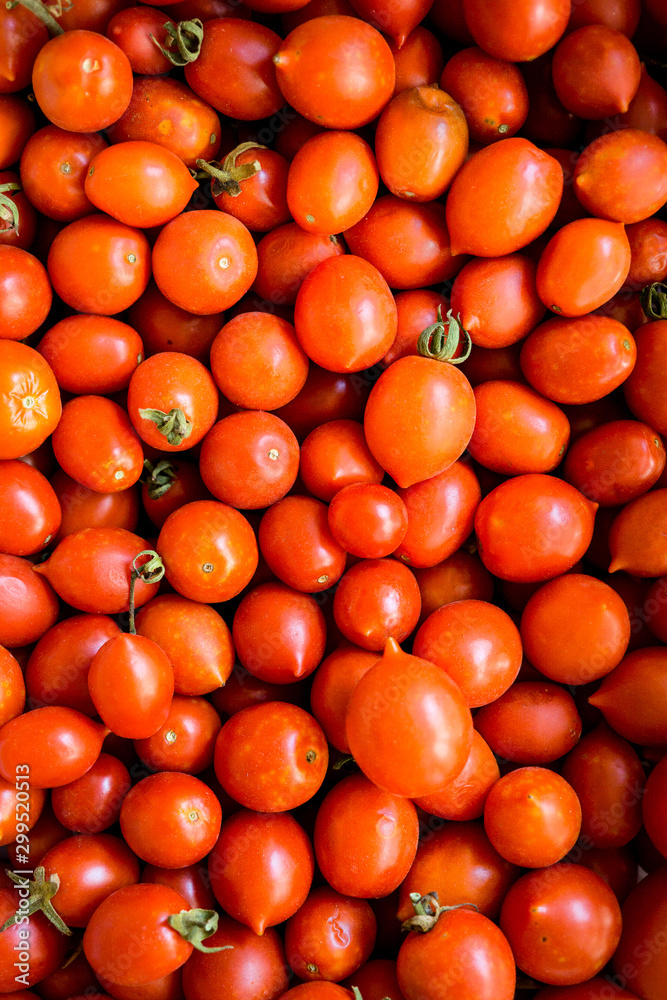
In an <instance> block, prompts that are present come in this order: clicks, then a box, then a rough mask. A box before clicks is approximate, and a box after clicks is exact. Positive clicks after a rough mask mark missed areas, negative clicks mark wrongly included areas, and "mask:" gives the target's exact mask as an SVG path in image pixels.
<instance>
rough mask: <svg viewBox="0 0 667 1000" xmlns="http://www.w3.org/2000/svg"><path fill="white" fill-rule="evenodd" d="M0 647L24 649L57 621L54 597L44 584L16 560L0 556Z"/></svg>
mask: <svg viewBox="0 0 667 1000" xmlns="http://www.w3.org/2000/svg"><path fill="white" fill-rule="evenodd" d="M0 586H1V588H2V606H1V607H0V644H1V645H3V646H27V645H29V644H30V643H32V642H36V641H37V640H38V639H40V638H41V637H42V636H43V635H44V633H45V632H47V631H48V630H49V629H50V628H51V627H52V626H53V625H55V623H56V622H57V621H58V617H59V615H60V606H59V604H58V597H57V595H56V593H55V591H54V589H53V587H51V586H50V584H49V582H48V581H47V580H43V579H41V578H40V577H39V576H37V575H36V574H35V573H34V572H33V564H32V563H31V562H29V561H28V560H27V559H22V558H21V557H20V556H12V555H5V554H4V553H0Z"/></svg>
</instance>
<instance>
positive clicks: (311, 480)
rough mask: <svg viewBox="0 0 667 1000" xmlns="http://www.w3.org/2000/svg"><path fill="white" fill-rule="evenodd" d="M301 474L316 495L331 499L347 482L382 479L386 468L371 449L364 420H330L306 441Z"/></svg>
mask: <svg viewBox="0 0 667 1000" xmlns="http://www.w3.org/2000/svg"><path fill="white" fill-rule="evenodd" d="M299 475H300V477H301V481H302V482H303V484H304V486H305V487H306V489H307V490H308V491H309V492H310V493H312V494H313V496H316V497H317V498H318V499H319V500H324V501H325V502H328V501H330V500H333V498H334V496H336V495H337V494H338V492H339V490H341V489H343V488H344V487H346V486H351V485H354V484H359V485H374V484H378V483H380V481H381V480H382V478H383V476H384V470H383V469H382V468H381V467H380V466H379V465H378V463H377V462H376V461H375V459H374V458H373V456H372V455H371V453H370V451H369V450H368V445H367V444H366V438H365V437H364V429H363V426H362V424H360V423H358V422H357V421H356V420H331V421H327V422H324V423H321V424H320V425H319V427H316V428H315V430H313V431H311V432H310V434H308V435H307V437H306V438H305V440H304V441H303V443H302V445H301V455H300V464H299Z"/></svg>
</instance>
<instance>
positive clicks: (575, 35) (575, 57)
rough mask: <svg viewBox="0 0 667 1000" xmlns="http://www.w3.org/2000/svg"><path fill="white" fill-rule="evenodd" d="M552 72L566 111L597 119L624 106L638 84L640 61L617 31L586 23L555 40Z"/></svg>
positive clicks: (610, 115) (621, 110)
mask: <svg viewBox="0 0 667 1000" xmlns="http://www.w3.org/2000/svg"><path fill="white" fill-rule="evenodd" d="M552 74H553V82H554V86H555V88H556V93H557V94H558V97H559V99H560V100H561V101H562V103H563V105H564V106H565V107H566V108H567V109H568V111H572V112H574V114H575V115H579V117H580V118H589V119H593V120H594V121H597V120H599V119H601V118H611V117H612V116H613V115H616V114H618V113H619V112H621V113H623V112H624V111H627V110H628V105H629V104H630V101H631V100H632V98H633V97H634V96H635V94H636V93H637V89H638V87H639V81H640V77H641V63H640V62H639V56H638V55H637V50H636V49H635V47H634V45H633V44H632V42H630V41H629V40H628V39H627V38H626V37H625V35H623V34H622V33H621V32H620V31H616V30H615V29H614V28H609V27H607V25H605V24H586V25H584V26H583V27H582V28H577V30H576V31H573V32H572V33H571V34H569V35H567V36H566V37H565V38H563V40H562V41H561V42H559V43H558V46H557V48H556V51H555V52H554V57H553V65H552Z"/></svg>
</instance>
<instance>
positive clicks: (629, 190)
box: [574, 128, 667, 223]
mask: <svg viewBox="0 0 667 1000" xmlns="http://www.w3.org/2000/svg"><path fill="white" fill-rule="evenodd" d="M666 175H667V149H665V144H664V142H663V141H662V140H661V139H659V138H658V137H657V136H654V135H651V134H650V133H649V132H643V131H640V130H639V129H633V128H629V129H628V128H626V129H623V130H621V131H618V132H609V133H608V134H607V135H603V136H600V137H599V138H598V139H595V140H594V141H593V142H592V143H591V144H590V145H589V146H587V147H586V149H585V150H584V151H583V153H582V154H581V156H580V157H579V159H578V160H577V165H576V167H575V171H574V190H575V192H576V195H577V198H578V199H579V200H580V201H581V203H582V204H583V206H584V208H586V209H587V210H588V211H589V212H592V213H594V214H595V215H596V216H598V217H599V218H602V219H611V220H613V221H615V222H624V223H637V222H641V221H642V220H644V219H648V218H649V216H652V215H653V214H654V213H655V212H657V211H658V209H659V208H661V207H662V205H663V204H664V203H665V201H667V181H665V176H666Z"/></svg>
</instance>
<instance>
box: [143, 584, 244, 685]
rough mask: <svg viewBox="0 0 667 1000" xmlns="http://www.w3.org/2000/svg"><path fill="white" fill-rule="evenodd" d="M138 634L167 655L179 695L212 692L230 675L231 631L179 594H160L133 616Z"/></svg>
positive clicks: (218, 617) (212, 611) (213, 612)
mask: <svg viewBox="0 0 667 1000" xmlns="http://www.w3.org/2000/svg"><path fill="white" fill-rule="evenodd" d="M136 626H137V633H138V634H139V635H143V636H145V637H146V638H147V639H152V640H153V642H156V643H157V644H158V645H159V646H160V647H161V648H162V649H163V650H164V652H165V653H166V655H167V657H168V659H169V662H170V663H171V665H172V667H173V670H174V690H175V692H176V694H179V695H190V696H194V695H203V694H208V693H209V692H211V691H215V690H216V689H217V688H219V687H220V686H221V685H222V684H224V683H225V681H226V680H227V678H228V677H229V675H230V674H231V672H232V668H233V666H234V648H233V646H232V637H231V633H230V630H229V628H228V626H227V624H226V622H225V621H224V619H223V618H222V617H221V615H220V614H218V612H217V611H216V610H215V609H214V608H211V607H209V605H208V604H200V603H197V602H195V601H191V600H188V598H186V597H181V596H180V594H160V595H159V596H158V597H154V598H153V599H152V600H151V601H149V602H148V604H145V605H144V606H143V607H142V608H141V610H140V611H138V612H137V617H136Z"/></svg>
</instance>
